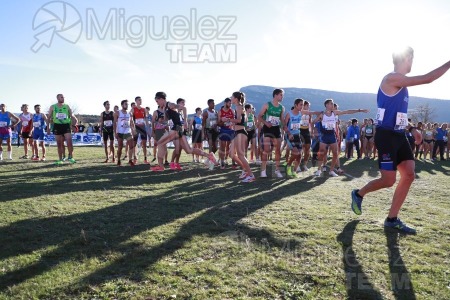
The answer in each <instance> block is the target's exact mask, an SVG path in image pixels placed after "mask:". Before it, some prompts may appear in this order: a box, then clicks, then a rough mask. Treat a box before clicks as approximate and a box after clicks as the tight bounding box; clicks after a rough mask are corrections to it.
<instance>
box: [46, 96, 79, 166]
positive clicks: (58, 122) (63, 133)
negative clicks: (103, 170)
mask: <svg viewBox="0 0 450 300" xmlns="http://www.w3.org/2000/svg"><path fill="white" fill-rule="evenodd" d="M56 99H57V100H58V103H56V104H54V105H52V106H50V110H49V112H48V115H49V118H48V122H49V124H48V125H47V134H50V128H51V127H53V134H54V135H55V138H56V144H57V146H58V158H59V159H58V160H57V161H56V162H55V164H57V165H62V164H63V155H64V151H65V150H64V148H65V147H64V140H65V141H66V143H67V149H68V151H69V155H68V161H69V162H70V163H72V164H74V163H76V161H75V159H73V144H72V130H71V127H70V125H71V124H72V122H74V123H73V124H72V125H74V126H76V125H77V123H78V120H77V118H76V117H75V116H74V115H72V110H71V109H70V107H69V105H67V104H64V96H63V95H62V94H58V95H57V96H56Z"/></svg>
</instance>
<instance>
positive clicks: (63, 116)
mask: <svg viewBox="0 0 450 300" xmlns="http://www.w3.org/2000/svg"><path fill="white" fill-rule="evenodd" d="M56 118H57V119H58V120H65V119H67V115H66V114H65V113H57V114H56Z"/></svg>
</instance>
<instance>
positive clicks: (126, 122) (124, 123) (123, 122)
mask: <svg viewBox="0 0 450 300" xmlns="http://www.w3.org/2000/svg"><path fill="white" fill-rule="evenodd" d="M120 126H122V127H123V128H130V122H129V121H128V120H122V121H121V122H120Z"/></svg>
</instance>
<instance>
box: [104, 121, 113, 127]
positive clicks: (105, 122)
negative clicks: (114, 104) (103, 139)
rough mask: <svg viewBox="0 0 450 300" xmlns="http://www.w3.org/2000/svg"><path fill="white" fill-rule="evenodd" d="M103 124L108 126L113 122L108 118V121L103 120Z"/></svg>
mask: <svg viewBox="0 0 450 300" xmlns="http://www.w3.org/2000/svg"><path fill="white" fill-rule="evenodd" d="M103 124H105V126H106V127H111V126H112V125H113V122H112V120H106V121H103Z"/></svg>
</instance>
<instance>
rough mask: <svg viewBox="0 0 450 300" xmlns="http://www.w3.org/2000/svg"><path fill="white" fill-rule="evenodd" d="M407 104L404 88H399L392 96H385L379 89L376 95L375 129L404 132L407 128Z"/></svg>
mask: <svg viewBox="0 0 450 300" xmlns="http://www.w3.org/2000/svg"><path fill="white" fill-rule="evenodd" d="M408 102H409V94H408V89H407V88H406V87H403V88H401V89H400V90H399V91H398V92H397V94H395V95H393V96H388V95H386V94H385V93H384V92H383V91H382V90H381V87H380V88H379V89H378V95H377V104H378V112H377V117H376V123H377V128H381V129H386V130H391V131H396V132H404V131H405V129H406V126H408V115H407V112H408Z"/></svg>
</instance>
